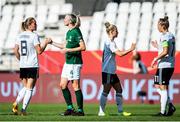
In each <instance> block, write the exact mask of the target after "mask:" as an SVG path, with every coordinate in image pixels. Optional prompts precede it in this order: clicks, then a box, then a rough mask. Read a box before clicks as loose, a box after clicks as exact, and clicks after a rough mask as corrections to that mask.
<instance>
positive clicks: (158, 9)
mask: <svg viewBox="0 0 180 122" xmlns="http://www.w3.org/2000/svg"><path fill="white" fill-rule="evenodd" d="M164 9H165V7H164V3H163V2H156V3H154V7H153V12H154V13H160V12H164Z"/></svg>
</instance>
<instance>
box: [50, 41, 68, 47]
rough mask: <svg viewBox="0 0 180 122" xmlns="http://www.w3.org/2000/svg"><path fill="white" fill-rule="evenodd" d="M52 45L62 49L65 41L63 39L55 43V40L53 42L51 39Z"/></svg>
mask: <svg viewBox="0 0 180 122" xmlns="http://www.w3.org/2000/svg"><path fill="white" fill-rule="evenodd" d="M52 45H53V46H55V47H57V48H60V49H63V48H65V45H66V42H65V41H63V42H62V43H57V42H54V41H53V42H52Z"/></svg>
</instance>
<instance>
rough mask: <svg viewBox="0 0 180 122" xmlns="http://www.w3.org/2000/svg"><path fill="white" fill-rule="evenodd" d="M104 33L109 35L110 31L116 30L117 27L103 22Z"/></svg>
mask: <svg viewBox="0 0 180 122" xmlns="http://www.w3.org/2000/svg"><path fill="white" fill-rule="evenodd" d="M104 25H105V27H106V32H107V33H108V34H109V33H110V32H111V31H114V30H117V27H116V26H115V25H113V24H110V23H109V22H105V24H104Z"/></svg>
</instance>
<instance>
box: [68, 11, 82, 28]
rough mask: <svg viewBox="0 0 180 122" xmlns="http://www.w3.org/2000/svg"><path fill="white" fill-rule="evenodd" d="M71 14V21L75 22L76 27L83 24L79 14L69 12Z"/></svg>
mask: <svg viewBox="0 0 180 122" xmlns="http://www.w3.org/2000/svg"><path fill="white" fill-rule="evenodd" d="M69 16H70V23H71V24H73V25H74V26H75V27H80V26H81V20H80V18H79V16H78V15H75V14H69Z"/></svg>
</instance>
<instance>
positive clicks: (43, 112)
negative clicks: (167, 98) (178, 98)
mask: <svg viewBox="0 0 180 122" xmlns="http://www.w3.org/2000/svg"><path fill="white" fill-rule="evenodd" d="M175 106H176V112H175V114H174V115H173V116H170V117H154V116H152V115H153V114H155V113H157V112H159V109H160V106H159V105H157V104H156V105H147V104H137V105H136V104H133V105H132V104H126V105H124V107H123V108H124V111H127V112H131V113H132V116H129V117H124V116H118V115H116V113H117V107H116V105H115V104H107V106H106V113H108V115H107V116H105V117H99V116H97V113H98V104H85V105H84V110H85V114H86V115H85V116H83V117H82V116H81V117H78V116H60V115H59V113H62V112H63V111H64V110H65V109H66V105H65V104H30V105H29V107H28V110H27V112H28V113H27V114H28V115H27V116H17V115H13V114H12V112H11V107H12V104H11V103H0V121H7V120H8V121H38V120H41V121H45V120H46V121H180V111H179V110H180V105H175Z"/></svg>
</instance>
